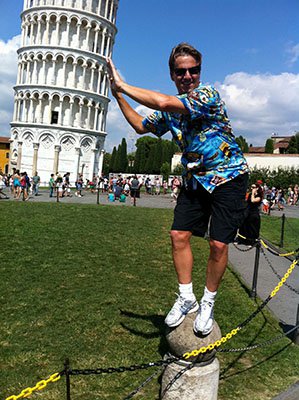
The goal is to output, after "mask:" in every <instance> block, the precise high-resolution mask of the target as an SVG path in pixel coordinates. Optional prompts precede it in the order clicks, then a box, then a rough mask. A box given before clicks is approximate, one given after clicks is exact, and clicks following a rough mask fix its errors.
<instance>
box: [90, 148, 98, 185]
mask: <svg viewBox="0 0 299 400" xmlns="http://www.w3.org/2000/svg"><path fill="white" fill-rule="evenodd" d="M97 152H98V150H97V149H92V150H91V158H90V164H89V177H88V178H89V180H90V181H93V175H94V166H95V162H96V154H97Z"/></svg>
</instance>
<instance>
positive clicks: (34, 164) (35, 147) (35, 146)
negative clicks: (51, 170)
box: [32, 143, 39, 176]
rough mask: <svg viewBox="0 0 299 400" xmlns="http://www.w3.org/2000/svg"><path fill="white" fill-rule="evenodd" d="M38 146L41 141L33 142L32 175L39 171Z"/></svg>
mask: <svg viewBox="0 0 299 400" xmlns="http://www.w3.org/2000/svg"><path fill="white" fill-rule="evenodd" d="M38 148H39V143H33V161H32V176H34V174H35V173H36V171H37V159H38Z"/></svg>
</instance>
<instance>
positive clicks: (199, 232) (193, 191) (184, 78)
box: [108, 43, 248, 335]
mask: <svg viewBox="0 0 299 400" xmlns="http://www.w3.org/2000/svg"><path fill="white" fill-rule="evenodd" d="M169 68H170V77H171V79H172V80H173V81H174V83H175V85H176V88H177V90H178V95H176V96H169V95H165V94H162V93H159V92H153V91H151V90H146V89H142V88H138V87H134V86H131V85H129V84H127V83H126V82H124V81H123V80H122V79H121V77H120V76H119V74H118V72H117V70H116V68H115V67H114V64H113V63H112V61H111V60H110V59H108V69H109V74H110V83H111V90H112V94H113V95H114V97H115V98H116V100H117V102H118V104H119V107H120V109H121V111H122V113H123V114H124V116H125V118H126V119H127V121H128V122H129V123H130V124H131V126H132V127H133V128H134V129H135V130H136V132H137V133H139V134H144V133H147V132H153V133H154V134H156V135H157V136H158V137H160V136H162V135H163V134H165V133H166V132H167V131H169V130H170V131H171V133H172V135H173V138H174V139H175V141H176V142H177V144H178V145H179V146H180V148H181V150H182V152H183V155H182V160H181V161H182V164H183V166H184V167H185V172H184V174H183V178H184V185H183V187H182V190H181V192H180V194H179V196H178V199H177V205H176V207H175V210H174V221H173V225H172V229H171V240H172V255H173V261H174V266H175V269H176V273H177V278H178V284H179V296H178V298H177V300H176V302H175V304H174V306H173V307H172V309H171V310H170V312H169V313H168V315H167V317H166V319H165V323H166V324H167V325H168V326H170V327H175V326H178V325H179V324H180V323H181V322H182V321H183V320H184V318H185V316H186V314H187V313H191V312H195V311H197V310H198V314H197V316H196V319H195V321H194V331H195V332H196V333H197V332H198V333H201V334H203V335H207V334H209V333H210V332H211V331H212V329H213V320H214V319H213V308H214V301H215V297H216V294H217V289H218V287H219V285H220V282H221V279H222V276H223V274H224V272H225V269H226V265H227V259H228V244H229V243H230V242H232V241H233V240H234V238H235V235H236V233H237V229H238V227H239V226H240V225H241V223H242V221H243V219H244V214H245V209H246V204H245V201H244V199H245V193H246V188H247V180H248V174H247V172H248V166H247V164H246V161H245V159H244V157H243V155H242V152H241V150H240V148H239V147H238V145H237V143H236V141H235V139H234V136H233V134H232V129H231V126H230V121H229V119H228V117H227V113H226V108H225V105H224V103H223V101H222V100H221V99H220V96H219V93H218V92H217V91H216V90H215V89H214V88H213V87H211V86H204V85H203V84H201V83H200V71H201V54H200V53H199V51H197V50H196V49H195V48H194V47H192V46H191V45H189V44H188V43H181V44H179V45H178V46H176V47H175V48H173V50H172V52H171V54H170V58H169ZM124 94H125V95H127V96H129V97H130V98H131V99H133V100H135V101H137V102H139V103H140V104H143V105H144V106H147V107H149V108H152V109H154V110H157V111H155V112H154V113H153V114H151V115H149V116H147V117H146V118H143V117H142V116H141V115H139V114H138V113H137V112H136V111H135V110H134V109H133V108H132V107H131V106H130V105H129V104H128V102H127V101H126V100H125V98H124V96H123V95H124ZM208 227H209V229H210V230H209V241H210V255H209V259H208V264H207V271H206V287H205V290H204V295H203V297H202V299H201V301H200V304H198V302H197V300H196V298H195V295H194V293H193V285H192V268H193V255H192V250H191V246H190V239H191V236H192V235H196V236H201V237H203V236H204V235H205V233H206V231H207V229H208Z"/></svg>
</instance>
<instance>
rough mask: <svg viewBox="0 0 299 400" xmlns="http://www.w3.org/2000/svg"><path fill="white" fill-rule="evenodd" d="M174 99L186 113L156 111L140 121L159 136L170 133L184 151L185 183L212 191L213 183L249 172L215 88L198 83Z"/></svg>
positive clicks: (222, 181) (182, 160)
mask: <svg viewBox="0 0 299 400" xmlns="http://www.w3.org/2000/svg"><path fill="white" fill-rule="evenodd" d="M177 98H178V99H180V100H181V102H182V103H183V104H184V106H185V107H186V109H187V110H188V111H189V114H187V115H183V114H177V113H169V112H161V111H155V112H153V113H152V114H151V115H149V116H147V117H146V118H144V120H143V121H142V123H143V125H144V126H145V127H146V128H147V129H148V130H149V131H151V132H152V133H154V134H155V135H156V136H158V137H161V136H162V135H164V134H165V133H166V132H168V131H170V132H171V133H172V136H173V138H174V140H175V141H176V143H177V144H178V145H179V147H180V149H181V151H182V153H183V154H182V158H181V162H182V165H183V166H184V169H185V171H184V173H183V177H184V178H185V179H184V180H185V183H186V185H187V186H191V187H195V186H196V185H194V183H196V182H199V183H201V184H202V185H203V187H204V188H205V189H206V190H208V191H209V192H212V191H213V190H214V189H215V187H216V186H218V185H220V184H222V183H224V182H227V181H229V180H231V179H234V178H235V177H237V176H238V175H239V174H243V173H245V172H248V165H247V163H246V160H245V158H244V156H243V154H242V151H241V149H240V147H239V146H238V144H237V143H236V141H235V138H234V135H233V132H232V128H231V125H230V121H229V119H228V117H227V112H226V107H225V104H224V102H223V101H222V100H221V98H220V96H219V93H218V91H217V90H216V89H215V88H214V87H212V86H204V85H202V84H200V85H199V86H198V87H197V88H196V89H195V90H194V91H193V92H192V93H191V94H189V95H188V94H182V95H177Z"/></svg>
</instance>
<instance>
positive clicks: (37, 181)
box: [32, 172, 40, 196]
mask: <svg viewBox="0 0 299 400" xmlns="http://www.w3.org/2000/svg"><path fill="white" fill-rule="evenodd" d="M39 184H40V177H39V175H38V173H37V172H35V174H34V176H33V177H32V186H33V187H32V193H33V194H34V196H38V189H39Z"/></svg>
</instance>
